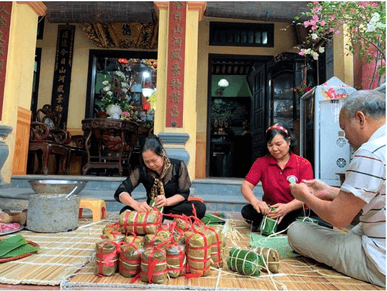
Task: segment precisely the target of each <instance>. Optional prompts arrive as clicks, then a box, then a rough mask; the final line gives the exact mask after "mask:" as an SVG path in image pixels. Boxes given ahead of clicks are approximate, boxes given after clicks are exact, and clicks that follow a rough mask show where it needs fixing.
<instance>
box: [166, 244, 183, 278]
mask: <svg viewBox="0 0 387 291" xmlns="http://www.w3.org/2000/svg"><path fill="white" fill-rule="evenodd" d="M172 246H175V245H172ZM176 247H177V248H178V249H179V254H178V255H168V254H167V261H168V259H179V267H178V268H169V267H168V268H169V270H170V271H179V272H180V271H182V270H184V268H185V265H184V258H185V253H184V250H183V249H182V247H181V246H180V245H177V244H176Z"/></svg>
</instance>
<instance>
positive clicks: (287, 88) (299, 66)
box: [267, 53, 316, 130]
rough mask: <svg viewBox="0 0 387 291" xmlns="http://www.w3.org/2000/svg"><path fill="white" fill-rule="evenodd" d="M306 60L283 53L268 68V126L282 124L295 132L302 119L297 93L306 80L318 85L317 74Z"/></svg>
mask: <svg viewBox="0 0 387 291" xmlns="http://www.w3.org/2000/svg"><path fill="white" fill-rule="evenodd" d="M305 66H306V65H305V58H304V57H302V56H300V55H298V54H294V53H283V54H280V55H278V56H276V57H275V58H274V60H273V61H272V62H271V63H270V64H269V66H268V69H269V70H268V106H269V108H268V112H269V113H268V120H267V121H268V125H270V124H274V123H280V124H282V125H284V126H286V127H288V128H289V129H291V130H294V122H295V121H296V120H298V119H299V118H300V97H301V96H299V95H298V93H297V92H296V88H297V86H299V85H300V84H301V83H302V82H303V81H304V80H306V81H307V83H308V84H312V85H313V86H314V85H315V84H316V82H315V75H316V72H315V70H314V69H313V68H312V66H311V65H310V64H307V66H308V67H305Z"/></svg>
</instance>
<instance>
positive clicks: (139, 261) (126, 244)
mask: <svg viewBox="0 0 387 291" xmlns="http://www.w3.org/2000/svg"><path fill="white" fill-rule="evenodd" d="M120 245H121V246H122V245H124V246H127V247H126V248H125V249H123V250H122V252H121V253H120V267H121V268H122V269H123V270H124V271H125V272H127V273H129V274H137V273H138V272H139V271H140V267H141V251H140V249H138V248H137V246H136V245H135V242H134V240H133V241H132V242H131V243H127V242H121V243H120ZM130 247H133V248H134V250H135V251H136V252H137V255H138V259H137V260H133V259H131V258H127V257H125V253H126V251H127V250H128V249H129V248H130ZM123 262H127V263H132V264H137V265H138V267H137V270H129V269H126V268H125V267H124V265H123Z"/></svg>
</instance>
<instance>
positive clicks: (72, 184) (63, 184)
mask: <svg viewBox="0 0 387 291" xmlns="http://www.w3.org/2000/svg"><path fill="white" fill-rule="evenodd" d="M28 182H29V183H30V185H31V188H32V189H33V190H34V191H35V193H36V194H69V193H70V192H71V191H73V190H74V189H75V190H74V192H73V194H79V193H80V192H81V191H82V190H83V188H85V186H86V184H87V181H69V180H30V181H28Z"/></svg>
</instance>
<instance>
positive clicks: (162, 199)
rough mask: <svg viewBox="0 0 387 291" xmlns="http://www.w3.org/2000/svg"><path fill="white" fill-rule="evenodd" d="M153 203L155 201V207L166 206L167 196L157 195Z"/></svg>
mask: <svg viewBox="0 0 387 291" xmlns="http://www.w3.org/2000/svg"><path fill="white" fill-rule="evenodd" d="M155 203H156V207H157V208H160V207H163V206H164V207H165V206H168V201H167V198H166V197H165V195H159V196H157V197H156V198H155Z"/></svg>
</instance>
